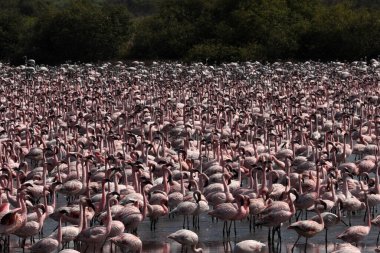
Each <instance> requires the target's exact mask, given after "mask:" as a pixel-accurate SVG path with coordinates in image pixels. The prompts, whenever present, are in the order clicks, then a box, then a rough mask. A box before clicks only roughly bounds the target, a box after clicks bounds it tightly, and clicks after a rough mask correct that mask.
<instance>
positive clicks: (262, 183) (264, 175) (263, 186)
mask: <svg viewBox="0 0 380 253" xmlns="http://www.w3.org/2000/svg"><path fill="white" fill-rule="evenodd" d="M262 174H263V176H262V182H261V192H263V190H264V189H265V188H266V187H267V173H266V171H265V167H264V168H263V173H262Z"/></svg>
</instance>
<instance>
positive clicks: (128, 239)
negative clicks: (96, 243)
mask: <svg viewBox="0 0 380 253" xmlns="http://www.w3.org/2000/svg"><path fill="white" fill-rule="evenodd" d="M109 240H110V241H111V242H112V243H114V244H115V245H116V246H118V247H119V248H121V249H122V251H123V252H136V253H141V252H142V242H141V240H140V238H138V237H137V236H135V235H133V234H130V233H122V234H120V235H118V236H115V237H112V238H110V239H109Z"/></svg>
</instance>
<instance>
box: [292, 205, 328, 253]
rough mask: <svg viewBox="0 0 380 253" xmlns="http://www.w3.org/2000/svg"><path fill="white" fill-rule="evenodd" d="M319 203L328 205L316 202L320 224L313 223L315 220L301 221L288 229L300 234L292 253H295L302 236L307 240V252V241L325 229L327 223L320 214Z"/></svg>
mask: <svg viewBox="0 0 380 253" xmlns="http://www.w3.org/2000/svg"><path fill="white" fill-rule="evenodd" d="M318 203H320V204H322V205H326V204H325V203H324V202H322V201H320V200H317V201H316V202H315V210H316V211H317V214H318V217H319V221H318V222H316V221H313V220H301V221H296V222H294V223H292V224H290V226H289V227H288V229H294V230H295V231H296V232H297V234H298V238H297V240H296V242H295V243H294V245H293V247H292V252H293V250H294V247H295V246H296V244H297V242H298V240H299V239H300V238H301V236H303V237H305V238H306V243H305V250H306V245H307V240H308V239H309V238H310V237H313V236H315V235H316V234H318V233H319V232H321V231H322V230H323V229H324V227H325V223H324V221H323V218H322V216H321V213H320V212H319V210H318V208H317V204H318Z"/></svg>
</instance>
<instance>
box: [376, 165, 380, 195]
mask: <svg viewBox="0 0 380 253" xmlns="http://www.w3.org/2000/svg"><path fill="white" fill-rule="evenodd" d="M375 191H376V194H380V185H379V166H378V165H377V166H376V175H375Z"/></svg>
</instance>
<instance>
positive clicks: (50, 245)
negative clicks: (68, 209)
mask: <svg viewBox="0 0 380 253" xmlns="http://www.w3.org/2000/svg"><path fill="white" fill-rule="evenodd" d="M64 212H65V211H64V210H63V211H62V213H64ZM61 242H62V218H60V219H59V221H58V238H57V239H54V238H50V237H46V238H44V239H41V240H39V241H38V242H37V243H35V244H33V245H32V247H31V248H30V252H31V253H51V252H54V251H56V250H59V248H60V246H61Z"/></svg>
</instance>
